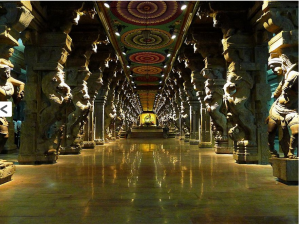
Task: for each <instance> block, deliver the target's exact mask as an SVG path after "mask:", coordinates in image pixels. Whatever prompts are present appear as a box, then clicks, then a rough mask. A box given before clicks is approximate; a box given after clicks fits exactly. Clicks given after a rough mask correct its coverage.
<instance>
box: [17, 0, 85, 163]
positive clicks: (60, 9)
mask: <svg viewBox="0 0 300 225" xmlns="http://www.w3.org/2000/svg"><path fill="white" fill-rule="evenodd" d="M46 4H47V11H48V16H49V19H50V18H52V19H50V21H51V23H49V28H50V29H51V30H54V32H44V33H43V32H40V31H24V32H23V33H22V40H23V44H24V45H25V51H24V53H25V64H26V65H27V78H28V79H27V83H26V88H25V92H27V93H28V94H27V95H26V96H25V102H26V108H25V121H24V122H23V124H22V128H21V146H20V151H19V157H18V161H19V163H22V164H36V163H55V162H56V160H57V158H58V148H59V146H60V141H61V139H60V137H61V134H62V130H63V126H60V125H63V124H58V123H57V121H61V120H62V118H63V115H64V111H65V110H67V108H68V107H69V106H70V103H71V97H72V95H71V93H70V87H69V86H68V85H67V84H66V83H65V77H64V76H65V74H64V72H63V65H64V64H65V62H66V60H67V56H68V54H69V53H70V52H71V42H72V40H71V38H70V36H69V35H68V33H69V32H70V31H71V28H72V25H77V23H78V20H79V18H80V15H81V13H80V10H79V9H81V7H82V3H74V4H73V5H72V6H70V5H68V6H66V5H65V4H56V3H54V4H53V3H51V2H47V3H46ZM64 6H66V7H64ZM45 27H46V24H44V26H43V28H45ZM25 134H26V135H25Z"/></svg>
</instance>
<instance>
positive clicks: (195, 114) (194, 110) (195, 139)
mask: <svg viewBox="0 0 300 225" xmlns="http://www.w3.org/2000/svg"><path fill="white" fill-rule="evenodd" d="M189 105H190V118H191V125H190V127H191V135H190V144H191V145H199V143H200V140H199V138H200V135H199V130H200V103H199V101H198V100H190V101H189Z"/></svg>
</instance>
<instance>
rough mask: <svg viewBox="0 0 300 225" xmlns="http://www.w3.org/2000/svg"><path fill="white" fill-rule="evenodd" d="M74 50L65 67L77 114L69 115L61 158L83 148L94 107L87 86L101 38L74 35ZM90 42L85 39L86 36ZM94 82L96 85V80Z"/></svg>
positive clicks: (82, 34) (77, 152) (97, 35)
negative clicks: (92, 59)
mask: <svg viewBox="0 0 300 225" xmlns="http://www.w3.org/2000/svg"><path fill="white" fill-rule="evenodd" d="M71 34H72V37H73V41H74V42H75V44H74V45H75V46H76V48H74V50H73V52H72V54H71V55H70V57H69V59H68V62H67V63H66V69H65V71H66V74H67V79H66V82H67V84H68V85H69V86H70V87H71V88H72V95H73V99H72V101H73V104H74V106H75V111H73V112H71V113H69V114H67V115H66V117H67V123H66V125H65V128H64V135H63V140H62V144H61V148H60V154H79V153H80V151H81V150H82V146H83V137H82V135H83V134H82V133H83V126H84V124H86V123H88V121H87V118H88V115H89V114H90V112H91V111H92V110H91V107H92V105H91V103H90V95H89V91H88V86H87V80H88V79H89V78H90V74H91V72H90V71H89V68H88V66H89V62H90V58H91V55H92V54H93V53H96V52H97V44H98V39H99V34H98V33H97V32H96V31H95V32H91V31H89V33H87V32H85V33H83V32H82V31H80V30H79V31H76V32H72V33H71ZM85 35H87V36H88V38H86V36H85ZM92 81H95V80H94V79H93V80H92Z"/></svg>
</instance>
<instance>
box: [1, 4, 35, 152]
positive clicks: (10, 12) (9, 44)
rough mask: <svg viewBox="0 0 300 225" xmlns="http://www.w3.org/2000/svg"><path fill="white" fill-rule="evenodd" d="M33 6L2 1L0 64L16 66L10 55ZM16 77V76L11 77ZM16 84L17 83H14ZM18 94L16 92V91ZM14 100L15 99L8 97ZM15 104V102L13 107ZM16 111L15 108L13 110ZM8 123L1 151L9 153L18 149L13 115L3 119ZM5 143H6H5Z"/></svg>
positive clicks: (24, 27) (31, 16) (25, 25)
mask: <svg viewBox="0 0 300 225" xmlns="http://www.w3.org/2000/svg"><path fill="white" fill-rule="evenodd" d="M31 11H32V6H31V4H30V2H28V3H27V2H2V3H1V14H0V16H1V17H0V18H1V19H0V64H2V65H7V66H9V67H10V68H14V65H13V64H12V63H11V61H10V57H11V56H12V55H13V53H14V47H15V46H18V45H19V44H18V39H19V38H20V33H21V32H22V31H23V30H24V29H26V27H27V26H28V25H29V24H30V22H31V20H32V19H33V17H34V16H33V15H32V14H31ZM11 79H14V78H11ZM13 85H15V84H13ZM14 96H16V93H14ZM7 100H8V101H12V102H13V99H12V98H11V99H7ZM14 107H15V104H14V103H13V108H14ZM12 112H14V110H12ZM2 122H4V123H7V125H8V134H7V137H5V138H4V140H3V144H0V152H1V153H9V152H13V151H16V149H17V145H15V143H14V141H15V137H14V136H15V135H14V123H13V115H12V117H6V118H4V117H3V119H2V120H1V122H0V124H1V125H3V126H6V125H5V124H2ZM4 144H5V145H4Z"/></svg>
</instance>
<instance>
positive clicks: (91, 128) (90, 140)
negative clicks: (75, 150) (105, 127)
mask: <svg viewBox="0 0 300 225" xmlns="http://www.w3.org/2000/svg"><path fill="white" fill-rule="evenodd" d="M103 29H104V28H103ZM98 42H99V44H100V45H98V46H97V53H95V54H92V55H91V58H90V62H89V69H90V71H91V75H90V77H89V79H88V80H87V86H88V91H89V95H90V103H91V110H90V113H89V116H88V118H87V123H86V124H85V127H84V135H85V137H84V146H83V148H94V146H95V145H96V143H95V141H94V139H95V137H96V135H95V131H96V129H95V128H96V125H95V122H96V120H95V99H96V97H97V95H98V92H99V90H100V89H101V87H102V85H103V80H102V77H103V71H104V69H105V67H106V66H108V61H109V56H110V49H111V48H112V47H111V45H110V44H109V42H108V40H107V37H106V35H105V34H104V32H101V33H100V37H99V40H98ZM100 102H101V100H100ZM97 104H98V106H97V107H100V106H99V103H97ZM104 104H105V103H104ZM100 108H101V107H100ZM98 139H99V135H98Z"/></svg>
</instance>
